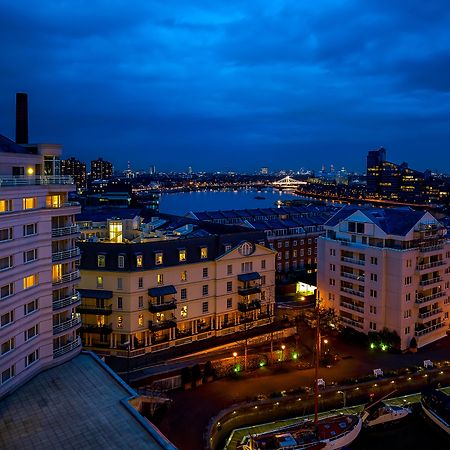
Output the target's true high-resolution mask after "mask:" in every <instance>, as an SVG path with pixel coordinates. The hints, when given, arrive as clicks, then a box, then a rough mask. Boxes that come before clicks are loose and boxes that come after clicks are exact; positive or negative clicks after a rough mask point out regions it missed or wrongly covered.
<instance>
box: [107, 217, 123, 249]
mask: <svg viewBox="0 0 450 450" xmlns="http://www.w3.org/2000/svg"><path fill="white" fill-rule="evenodd" d="M108 230H109V240H110V241H111V242H117V243H119V244H120V243H121V242H122V238H123V233H122V222H117V221H113V220H111V221H110V222H109V224H108Z"/></svg>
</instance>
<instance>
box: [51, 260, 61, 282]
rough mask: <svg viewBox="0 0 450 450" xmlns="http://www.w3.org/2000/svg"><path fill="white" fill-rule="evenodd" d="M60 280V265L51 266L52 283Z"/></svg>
mask: <svg viewBox="0 0 450 450" xmlns="http://www.w3.org/2000/svg"><path fill="white" fill-rule="evenodd" d="M61 278H62V264H53V266H52V281H53V282H56V281H60V280H61Z"/></svg>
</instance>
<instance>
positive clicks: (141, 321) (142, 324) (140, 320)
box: [138, 314, 144, 327]
mask: <svg viewBox="0 0 450 450" xmlns="http://www.w3.org/2000/svg"><path fill="white" fill-rule="evenodd" d="M138 325H139V326H140V327H142V326H144V315H143V314H139V317H138Z"/></svg>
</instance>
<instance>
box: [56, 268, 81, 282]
mask: <svg viewBox="0 0 450 450" xmlns="http://www.w3.org/2000/svg"><path fill="white" fill-rule="evenodd" d="M79 278H80V271H79V270H74V271H73V272H70V273H66V274H64V275H62V277H61V278H59V279H58V280H54V281H52V284H53V285H56V284H62V283H68V282H70V281H75V280H78V279H79Z"/></svg>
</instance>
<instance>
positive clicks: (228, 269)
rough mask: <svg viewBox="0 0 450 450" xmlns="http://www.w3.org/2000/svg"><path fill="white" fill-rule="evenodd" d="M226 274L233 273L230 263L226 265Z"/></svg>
mask: <svg viewBox="0 0 450 450" xmlns="http://www.w3.org/2000/svg"><path fill="white" fill-rule="evenodd" d="M227 275H233V266H232V265H231V264H228V265H227Z"/></svg>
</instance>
